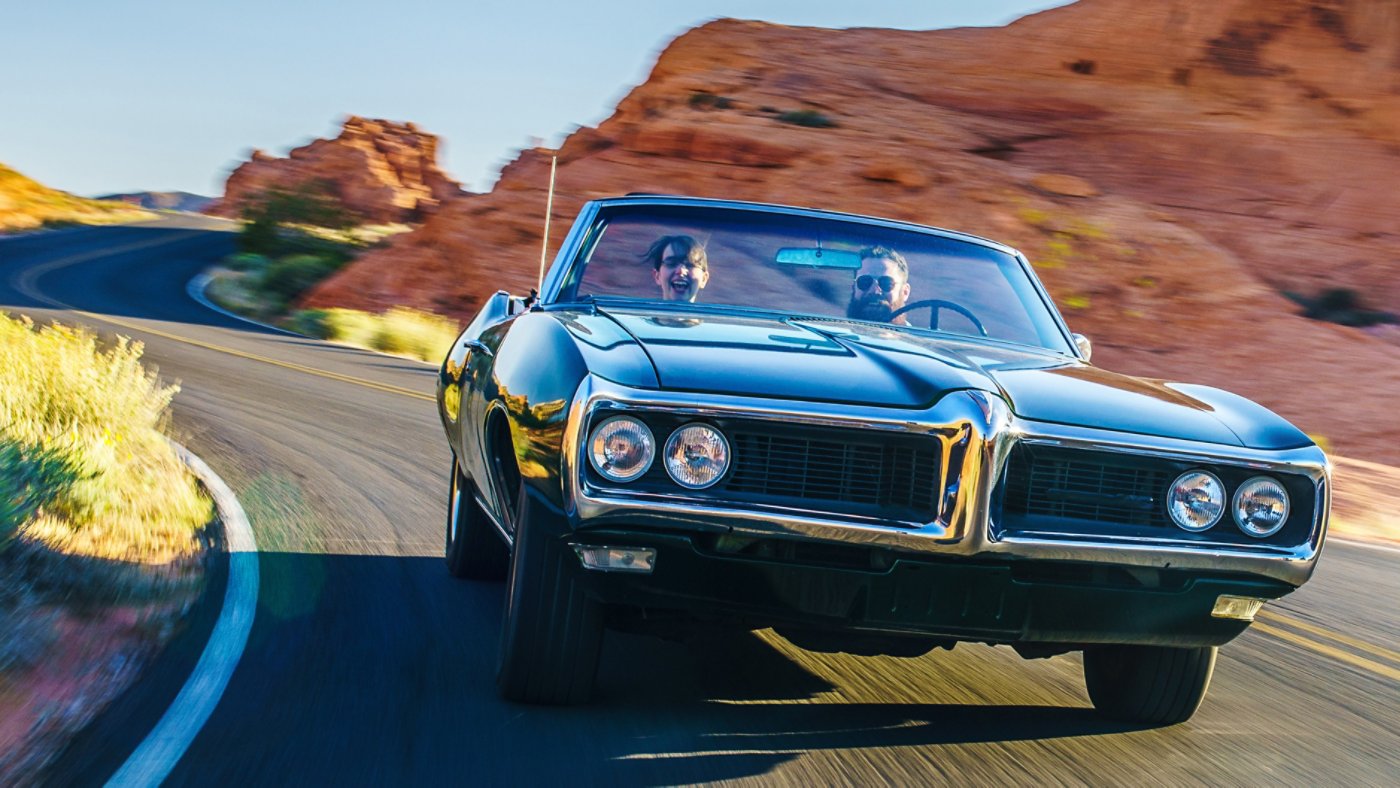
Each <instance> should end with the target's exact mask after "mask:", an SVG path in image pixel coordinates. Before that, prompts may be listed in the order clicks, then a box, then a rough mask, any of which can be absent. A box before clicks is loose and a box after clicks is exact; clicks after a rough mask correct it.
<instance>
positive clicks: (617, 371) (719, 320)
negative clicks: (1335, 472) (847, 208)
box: [438, 196, 1329, 723]
mask: <svg viewBox="0 0 1400 788" xmlns="http://www.w3.org/2000/svg"><path fill="white" fill-rule="evenodd" d="M438 403H439V409H440V412H441V416H442V422H443V425H444V426H445V428H446V431H447V439H448V441H449V443H450V444H451V447H452V453H453V456H454V461H453V467H452V471H451V479H452V482H451V497H450V501H449V508H448V518H447V565H448V568H449V569H450V570H451V572H452V573H453V574H454V575H457V576H459V577H468V578H477V579H491V578H508V579H509V591H508V594H507V603H506V611H505V616H504V623H503V627H502V632H501V647H500V660H499V664H498V682H499V685H500V688H501V691H502V693H503V695H504V696H505V697H506V698H509V699H511V700H516V701H524V702H531V703H574V702H580V701H583V700H585V699H586V698H587V697H588V695H589V692H590V689H591V687H592V685H593V679H594V674H595V672H596V669H597V664H598V659H599V646H600V643H601V639H602V634H603V630H604V628H605V626H627V627H636V626H638V624H639V623H640V622H647V623H650V624H657V623H659V622H665V623H666V624H667V625H668V626H670V627H671V628H673V629H674V628H675V627H676V626H677V625H680V626H685V625H687V623H688V622H707V623H716V622H718V623H721V624H729V625H733V626H737V627H744V628H763V627H772V628H774V629H775V630H776V631H777V632H778V633H780V634H781V635H782V636H783V637H785V638H787V639H788V640H790V641H791V642H793V643H794V644H796V645H798V646H800V647H803V648H808V649H814V650H821V651H844V652H849V653H855V654H898V655H910V656H913V655H919V654H923V653H926V652H927V651H929V650H930V649H933V648H935V647H940V646H941V647H945V648H951V647H952V646H953V645H954V644H956V643H957V642H959V641H972V642H981V643H991V644H1006V645H1009V646H1011V647H1012V648H1015V649H1016V650H1017V651H1018V652H1019V653H1020V654H1021V655H1022V656H1025V657H1048V656H1054V655H1057V654H1063V653H1068V652H1072V651H1083V652H1084V674H1085V679H1086V682H1087V685H1088V690H1089V695H1090V697H1091V699H1092V700H1093V703H1094V705H1095V707H1096V708H1098V709H1099V710H1100V711H1101V712H1102V713H1104V714H1106V715H1109V716H1112V717H1115V718H1119V719H1126V720H1133V721H1138V722H1150V723H1173V722H1179V721H1182V720H1185V719H1187V718H1189V717H1190V716H1191V715H1192V713H1194V711H1195V710H1196V708H1197V706H1198V705H1199V704H1200V701H1201V699H1202V697H1203V696H1204V694H1205V691H1206V686H1207V684H1208V683H1209V681H1210V675H1211V672H1212V668H1213V666H1214V662H1215V654H1216V647H1217V646H1219V645H1221V644H1223V643H1226V642H1228V641H1229V640H1231V639H1232V638H1234V637H1235V636H1236V635H1238V634H1239V633H1240V632H1242V631H1243V630H1244V629H1245V628H1246V627H1247V626H1248V625H1249V622H1250V621H1252V620H1253V617H1254V614H1255V613H1256V612H1257V611H1258V610H1259V608H1260V607H1261V606H1262V605H1263V604H1264V603H1265V602H1267V601H1268V600H1272V599H1277V598H1278V597H1281V596H1283V595H1284V594H1287V593H1288V592H1290V591H1292V590H1293V589H1295V588H1297V587H1298V586H1300V585H1302V584H1303V583H1304V582H1305V581H1306V580H1307V579H1308V577H1309V575H1310V574H1311V573H1312V571H1313V566H1314V564H1315V562H1316V560H1317V557H1318V554H1319V552H1320V550H1321V548H1322V542H1323V535H1324V533H1325V531H1326V525H1327V514H1328V505H1329V490H1328V478H1329V477H1328V473H1329V466H1328V463H1327V459H1326V457H1325V456H1324V455H1323V453H1322V451H1321V450H1319V449H1318V447H1317V446H1315V445H1314V444H1313V442H1312V441H1311V440H1310V439H1308V437H1307V436H1305V435H1304V434H1303V433H1302V432H1300V431H1299V430H1297V429H1296V428H1294V427H1293V426H1292V425H1290V424H1288V423H1287V422H1285V421H1284V420H1283V419H1281V418H1279V417H1278V416H1276V415H1274V414H1273V413H1271V412H1270V411H1268V410H1266V409H1265V408H1263V407H1261V406H1259V405H1256V404H1254V403H1253V402H1250V401H1248V400H1245V399H1243V398H1241V397H1238V396H1235V395H1233V394H1230V393H1227V392H1225V391H1221V390H1219V389H1215V388H1209V387H1205V386H1197V385H1190V384H1184V383H1169V382H1163V381H1158V380H1144V379H1140V378H1132V377H1127V376H1123V375H1117V374H1114V373H1111V372H1106V371H1103V370H1100V369H1098V368H1096V367H1094V366H1092V365H1090V363H1089V343H1088V341H1087V340H1086V339H1085V338H1084V337H1082V336H1079V335H1076V334H1071V333H1070V332H1069V330H1068V328H1067V327H1066V325H1065V323H1064V320H1063V319H1062V318H1061V317H1060V315H1059V313H1058V312H1057V311H1056V309H1055V307H1054V305H1053V304H1052V302H1051V300H1050V298H1049V297H1048V295H1047V294H1046V292H1045V290H1044V288H1043V287H1042V286H1041V284H1040V282H1039V281H1038V280H1037V279H1036V277H1035V275H1034V273H1033V272H1032V270H1031V266H1030V265H1029V264H1028V262H1027V261H1026V259H1025V257H1024V256H1022V255H1021V254H1020V253H1018V252H1017V251H1015V250H1014V249H1010V248H1008V247H1005V246H1002V245H1000V244H997V243H994V242H991V241H987V240H983V239H981V238H976V237H973V236H969V235H964V234H961V233H955V232H949V231H946V230H939V229H934V228H930V227H923V226H918V225H913V224H908V223H904V222H896V221H887V220H882V219H875V218H869V217H861V216H852V215H846V214H838V213H831V212H825V211H817V210H808V209H799V208H790V207H782V206H776V205H759V204H752V203H741V202H732V201H723V200H702V199H691V198H681V197H659V196H631V197H624V198H617V199H609V200H601V201H596V202H592V203H589V204H588V205H586V206H585V207H584V209H583V211H582V213H581V214H580V215H579V217H578V220H577V222H576V223H575V224H574V226H573V229H572V230H571V231H570V233H569V235H568V236H567V238H566V239H565V241H564V244H563V247H562V249H561V251H560V253H559V255H558V257H557V259H556V260H555V263H554V266H553V267H552V268H551V269H550V271H549V273H548V275H547V276H546V277H545V278H544V280H543V282H542V287H541V292H540V293H539V295H538V297H537V298H533V297H532V298H528V299H522V298H518V297H512V296H510V295H507V294H506V293H504V292H502V293H497V294H496V296H494V297H493V298H491V299H490V300H489V301H488V302H487V303H486V304H485V306H484V307H483V308H482V311H481V313H480V314H479V315H478V316H477V317H476V319H475V320H474V321H473V322H472V323H471V325H470V326H468V327H467V329H466V331H465V332H463V334H462V336H461V337H460V338H459V339H458V341H457V343H456V345H455V346H454V347H453V349H452V351H451V353H450V354H449V356H448V357H447V359H446V360H445V361H444V363H443V366H442V369H441V373H440V381H439V389H438Z"/></svg>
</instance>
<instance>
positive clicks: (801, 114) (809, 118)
mask: <svg viewBox="0 0 1400 788" xmlns="http://www.w3.org/2000/svg"><path fill="white" fill-rule="evenodd" d="M778 120H780V121H782V122H783V123H791V124H792V125H794V126H806V127H808V128H813V129H829V128H831V127H833V126H835V125H836V121H834V120H832V119H831V118H828V117H827V116H825V115H823V114H821V113H820V112H817V111H816V110H814V109H796V110H789V111H787V112H784V113H782V114H781V115H779V116H778Z"/></svg>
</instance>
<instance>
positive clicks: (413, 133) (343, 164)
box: [206, 115, 463, 223]
mask: <svg viewBox="0 0 1400 788" xmlns="http://www.w3.org/2000/svg"><path fill="white" fill-rule="evenodd" d="M437 148H438V139H437V137H435V136H433V135H432V134H428V133H426V132H423V131H420V130H419V129H418V127H416V126H414V125H413V124H412V123H395V122H393V121H388V120H374V119H368V118H360V117H355V116H353V115H352V116H350V117H349V118H346V120H345V123H344V126H343V127H342V128H341V131H340V135H339V136H337V137H336V138H335V139H329V140H326V139H318V140H315V141H313V142H311V143H309V144H307V145H303V146H301V147H300V148H295V149H293V150H292V151H291V153H289V154H288V155H287V158H285V159H282V158H278V157H276V156H270V155H268V154H267V153H264V152H263V151H260V150H255V151H253V153H252V157H251V158H250V160H249V161H247V162H245V163H243V164H242V165H240V166H239V167H238V168H237V169H236V170H234V171H233V173H232V174H230V175H229V178H228V182H227V183H226V184H225V185H224V195H223V197H222V198H221V199H220V200H219V201H218V202H217V203H216V204H214V205H213V206H211V207H210V208H209V209H208V210H207V211H206V212H207V213H211V214H213V215H215V216H230V217H236V216H239V215H241V213H242V211H243V209H244V207H245V206H247V205H249V204H250V203H253V202H256V201H257V200H259V199H260V198H261V195H262V194H263V192H265V191H267V190H268V189H284V190H289V191H291V190H296V189H298V188H301V187H302V186H303V185H305V184H308V183H319V184H323V185H324V187H325V188H329V189H330V190H331V191H332V192H333V193H334V194H335V195H336V196H337V197H339V198H340V201H341V202H342V203H343V204H344V205H345V207H346V208H347V209H348V210H350V211H351V212H353V213H354V214H355V215H357V216H358V217H360V218H362V219H363V220H364V221H367V222H375V223H388V222H408V223H416V222H420V221H422V220H423V219H424V218H425V217H426V216H427V215H428V214H430V213H432V212H433V211H434V210H436V209H437V208H438V206H440V205H441V204H442V203H443V202H444V201H447V200H451V199H453V198H455V197H458V196H460V195H461V194H462V193H463V192H462V187H461V185H460V184H458V183H457V182H456V181H454V180H452V179H451V178H449V177H448V176H447V175H446V174H444V173H443V171H442V170H440V169H438V163H437Z"/></svg>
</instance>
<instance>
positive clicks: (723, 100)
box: [690, 90, 734, 109]
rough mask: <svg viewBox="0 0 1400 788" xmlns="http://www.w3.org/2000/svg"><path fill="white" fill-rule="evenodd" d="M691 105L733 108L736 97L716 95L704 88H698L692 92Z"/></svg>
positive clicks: (710, 107)
mask: <svg viewBox="0 0 1400 788" xmlns="http://www.w3.org/2000/svg"><path fill="white" fill-rule="evenodd" d="M690 106H691V108H693V109H732V108H733V107H734V99H731V98H729V97H728V96H716V95H715V94H713V93H709V92H706V91H703V90H697V91H695V92H694V93H691V94H690Z"/></svg>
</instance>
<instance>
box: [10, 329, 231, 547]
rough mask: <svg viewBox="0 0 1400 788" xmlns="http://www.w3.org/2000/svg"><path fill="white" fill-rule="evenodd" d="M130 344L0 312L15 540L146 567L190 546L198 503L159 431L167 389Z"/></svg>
mask: <svg viewBox="0 0 1400 788" xmlns="http://www.w3.org/2000/svg"><path fill="white" fill-rule="evenodd" d="M142 349H143V348H142V346H141V344H140V343H137V342H131V341H129V340H127V339H124V338H119V339H118V340H117V342H116V344H115V345H112V346H111V347H107V348H103V347H100V346H99V344H98V341H97V338H96V336H94V335H93V334H92V333H90V332H88V331H86V330H84V329H79V328H68V327H65V326H61V325H57V324H55V325H51V326H47V327H44V328H37V329H36V328H35V327H34V325H33V324H32V323H31V322H30V321H29V320H28V318H20V319H18V320H16V319H12V318H10V317H8V316H6V315H3V314H0V369H4V370H5V375H4V377H3V379H2V380H0V446H5V447H7V453H4V454H0V456H2V457H4V461H3V462H0V482H4V484H3V485H0V489H5V490H8V492H9V497H10V501H11V502H12V503H13V502H14V501H16V500H20V499H25V498H28V499H29V503H30V504H32V505H30V506H28V507H27V509H28V510H27V511H21V509H23V508H24V507H19V508H16V507H9V509H10V510H11V511H10V516H11V517H12V518H14V517H15V514H16V512H18V513H19V514H20V515H22V521H21V522H18V523H13V522H12V523H9V525H11V526H12V527H18V528H19V530H20V533H21V535H22V536H23V537H24V538H25V539H26V540H33V541H36V542H38V543H40V544H43V545H44V546H46V547H48V548H50V549H52V550H55V551H58V552H61V553H67V554H76V555H82V556H90V557H96V558H104V559H111V560H117V561H125V562H136V563H147V564H149V563H166V562H169V561H172V560H175V559H178V558H181V557H186V556H189V555H192V554H194V553H195V552H197V550H198V548H199V545H198V542H197V540H196V533H197V531H198V529H199V528H200V527H201V526H203V525H204V524H205V523H207V522H208V521H209V519H210V515H211V508H210V503H209V501H208V499H207V498H205V497H204V495H203V494H202V493H201V492H200V490H199V488H198V486H197V485H196V483H195V481H194V479H193V478H192V477H191V476H190V474H189V472H188V471H187V470H186V468H185V467H184V465H183V463H181V462H180V460H179V458H177V457H176V456H175V454H174V452H173V451H172V450H171V448H170V446H169V444H168V443H166V441H165V438H164V437H163V435H162V428H163V427H164V426H165V424H166V420H167V415H166V408H167V406H168V405H169V404H170V400H171V398H172V397H173V396H174V395H175V393H176V392H177V391H178V390H179V389H178V387H177V386H166V385H162V384H161V383H160V381H159V380H158V379H157V378H156V375H155V373H154V372H151V371H148V370H147V369H146V368H145V367H144V366H143V365H142V364H141V353H142ZM26 479H28V480H31V481H30V482H26ZM35 479H38V480H39V481H38V482H37V483H33V482H32V480H35ZM16 491H18V492H16ZM21 502H23V501H21ZM4 531H5V529H0V538H3V536H4Z"/></svg>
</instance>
